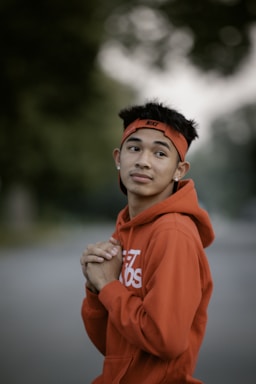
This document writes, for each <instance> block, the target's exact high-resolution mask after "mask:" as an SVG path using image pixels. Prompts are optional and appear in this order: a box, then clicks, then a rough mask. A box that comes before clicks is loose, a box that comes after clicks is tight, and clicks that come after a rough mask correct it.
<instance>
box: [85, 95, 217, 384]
mask: <svg viewBox="0 0 256 384" xmlns="http://www.w3.org/2000/svg"><path fill="white" fill-rule="evenodd" d="M119 116H120V117H121V118H122V119H123V122H124V132H123V137H122V140H121V146H120V149H115V150H114V152H113V154H114V160H115V164H116V167H117V169H118V170H119V183H120V187H121V189H122V191H123V192H124V193H125V194H127V200H128V205H127V206H126V207H125V208H124V209H123V210H122V211H121V212H120V213H119V215H118V218H117V221H116V229H115V232H114V234H113V237H112V238H110V240H109V241H106V242H102V243H97V244H91V245H89V246H88V247H87V249H86V250H85V251H84V253H83V256H82V257H81V265H82V269H83V273H84V275H85V277H86V280H87V282H86V298H85V299H84V301H83V305H82V317H83V321H84V324H85V328H86V330H87V333H88V335H89V337H90V338H91V340H92V342H93V343H94V345H95V346H96V347H97V348H98V349H99V351H100V352H101V353H102V354H103V355H104V356H105V361H104V367H103V372H102V374H101V375H100V376H99V377H98V378H96V379H95V380H94V381H93V383H94V384H103V383H104V384H118V383H120V384H121V383H122V384H133V383H136V384H137V383H138V384H159V383H166V384H167V383H168V384H170V383H173V384H174V383H175V384H176V383H180V384H181V383H182V384H183V383H201V381H199V380H197V379H194V378H193V377H192V374H193V371H194V369H195V365H196V361H197V357H198V352H199V349H200V346H201V343H202V340H203V337H204V333H205V327H206V322H207V306H208V303H209V299H210V296H211V293H212V278H211V273H210V270H209V265H208V262H207V259H206V255H205V253H204V248H205V247H206V246H208V245H209V244H210V243H211V242H212V241H213V238H214V234H213V229H212V226H211V223H210V220H209V217H208V214H207V213H206V212H205V211H204V210H203V209H201V208H200V207H199V204H198V200H197V195H196V191H195V188H194V183H193V181H192V180H183V181H181V178H182V177H184V176H185V174H186V173H187V171H188V170H189V163H188V162H187V161H186V159H185V155H186V152H187V150H188V148H189V146H190V143H191V142H192V141H193V140H194V139H195V138H196V137H197V132H196V128H195V123H194V122H193V121H192V120H187V119H186V118H185V117H184V116H183V115H182V114H180V113H178V112H177V111H175V110H172V109H170V108H168V107H166V106H164V105H162V104H160V103H157V102H150V103H147V104H145V105H142V106H134V107H131V108H128V109H124V110H122V111H121V112H120V114H119ZM121 251H122V252H121ZM122 258H123V261H122Z"/></svg>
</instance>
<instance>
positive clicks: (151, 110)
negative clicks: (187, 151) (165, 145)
mask: <svg viewBox="0 0 256 384" xmlns="http://www.w3.org/2000/svg"><path fill="white" fill-rule="evenodd" d="M118 116H119V117H120V118H121V119H122V120H123V126H124V130H125V129H126V127H127V126H128V125H129V124H131V123H132V122H133V121H135V120H137V119H151V120H157V121H160V122H162V123H165V124H167V125H170V126H171V127H172V128H173V129H175V130H177V131H178V132H180V133H181V134H182V135H183V136H184V137H185V139H186V140H187V143H188V147H189V146H190V144H191V142H192V141H193V140H194V139H195V138H196V137H198V134H197V129H196V127H197V123H196V122H195V121H194V120H187V119H186V118H185V117H184V116H183V115H182V114H181V113H179V112H178V111H177V110H175V109H171V108H169V107H168V106H165V105H163V103H160V102H158V101H150V102H147V103H145V104H144V105H133V106H129V107H127V108H124V109H121V111H120V112H119V114H118Z"/></svg>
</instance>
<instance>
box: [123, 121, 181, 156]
mask: <svg viewBox="0 0 256 384" xmlns="http://www.w3.org/2000/svg"><path fill="white" fill-rule="evenodd" d="M142 128H150V129H156V130H158V131H162V132H163V134H164V135H165V136H166V137H168V139H170V140H171V142H172V143H173V145H174V146H175V148H176V150H177V152H178V154H179V155H180V159H181V161H184V160H185V155H186V152H187V150H188V143H187V140H186V139H185V137H184V136H183V135H182V134H181V133H180V132H178V131H176V130H175V129H173V128H172V127H171V126H170V125H167V124H165V123H162V122H160V121H156V120H149V119H148V120H140V119H137V120H135V121H133V122H132V123H131V124H129V125H128V127H127V128H126V129H125V130H124V133H123V137H122V141H121V146H122V145H123V143H124V141H125V140H126V139H127V137H128V136H130V135H131V134H132V133H134V132H135V131H137V129H142Z"/></svg>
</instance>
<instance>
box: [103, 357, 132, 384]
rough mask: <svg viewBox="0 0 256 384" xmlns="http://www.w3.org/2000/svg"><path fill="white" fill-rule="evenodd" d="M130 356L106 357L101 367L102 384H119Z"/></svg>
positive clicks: (130, 359)
mask: <svg viewBox="0 0 256 384" xmlns="http://www.w3.org/2000/svg"><path fill="white" fill-rule="evenodd" d="M132 359H133V358H132V356H129V357H119V356H108V357H106V358H105V360H104V366H103V382H104V384H110V383H111V384H119V383H120V380H121V379H122V378H123V377H124V375H125V373H126V372H127V370H128V368H129V366H130V364H131V362H132Z"/></svg>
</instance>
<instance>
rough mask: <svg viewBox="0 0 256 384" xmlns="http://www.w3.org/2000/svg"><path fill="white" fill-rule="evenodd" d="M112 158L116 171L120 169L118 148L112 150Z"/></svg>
mask: <svg viewBox="0 0 256 384" xmlns="http://www.w3.org/2000/svg"><path fill="white" fill-rule="evenodd" d="M112 154H113V158H114V161H115V164H116V168H117V169H120V149H119V148H115V149H114V150H113V153H112Z"/></svg>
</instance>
